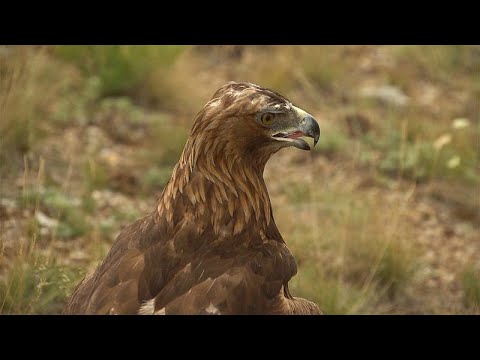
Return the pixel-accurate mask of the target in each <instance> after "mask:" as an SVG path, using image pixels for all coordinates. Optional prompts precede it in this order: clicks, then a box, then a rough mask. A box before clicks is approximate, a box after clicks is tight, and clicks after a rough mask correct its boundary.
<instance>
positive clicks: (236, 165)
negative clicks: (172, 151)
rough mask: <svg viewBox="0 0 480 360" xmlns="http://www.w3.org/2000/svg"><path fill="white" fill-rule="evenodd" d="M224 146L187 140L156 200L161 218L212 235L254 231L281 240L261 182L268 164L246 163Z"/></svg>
mask: <svg viewBox="0 0 480 360" xmlns="http://www.w3.org/2000/svg"><path fill="white" fill-rule="evenodd" d="M201 140H204V139H201ZM199 144H200V145H199ZM204 144H208V145H204ZM201 145H203V146H201ZM226 145H227V143H226V142H224V141H222V140H216V141H200V142H196V141H195V139H193V140H192V139H190V140H189V142H188V143H187V144H186V146H185V149H184V151H183V153H182V155H181V157H180V160H179V162H178V163H177V165H176V166H175V168H174V170H173V174H172V177H171V179H170V181H169V182H168V184H167V185H166V187H165V189H164V191H163V193H162V196H161V198H160V200H159V203H158V214H159V216H160V217H161V218H162V217H164V218H165V220H166V222H167V226H168V227H170V228H172V227H177V224H178V223H179V222H182V223H183V222H185V221H191V222H195V223H196V224H198V225H199V226H201V227H204V228H205V227H210V226H211V227H212V229H213V231H214V233H215V234H216V235H219V234H223V235H225V236H236V235H238V234H240V233H242V232H244V231H246V230H247V229H249V228H252V229H256V231H259V232H260V236H267V234H272V233H275V234H278V235H277V237H281V236H280V234H279V233H278V230H277V229H276V226H275V223H274V221H273V214H272V207H271V203H270V198H269V196H268V191H267V187H266V185H265V181H264V179H263V170H264V167H265V163H266V160H265V161H263V159H257V160H256V161H253V162H247V161H246V159H244V158H242V157H240V156H239V155H237V153H235V152H234V151H232V149H230V148H229V147H228V146H226ZM272 227H273V228H274V229H273V231H272ZM262 234H263V235H262Z"/></svg>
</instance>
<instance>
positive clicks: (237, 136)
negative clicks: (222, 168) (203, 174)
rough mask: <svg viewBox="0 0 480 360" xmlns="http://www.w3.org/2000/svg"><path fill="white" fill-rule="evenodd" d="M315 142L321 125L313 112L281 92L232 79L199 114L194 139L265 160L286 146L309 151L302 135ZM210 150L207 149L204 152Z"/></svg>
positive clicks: (192, 137)
mask: <svg viewBox="0 0 480 360" xmlns="http://www.w3.org/2000/svg"><path fill="white" fill-rule="evenodd" d="M305 136H306V137H311V138H313V140H314V143H313V146H315V145H316V143H317V142H318V139H319V137H320V127H319V126H318V123H317V121H316V120H315V119H314V118H313V116H312V115H310V114H308V113H307V112H305V111H304V110H302V109H300V108H298V107H296V106H294V105H292V103H291V102H290V101H288V100H287V99H286V98H285V97H283V96H282V95H280V94H278V93H276V92H275V91H272V90H269V89H265V88H263V87H260V86H258V85H255V84H251V83H240V82H233V81H231V82H229V83H227V84H225V85H224V86H222V87H221V88H220V89H218V90H217V91H216V92H215V94H214V95H213V97H212V99H211V100H210V101H209V102H208V103H207V104H206V105H205V107H204V108H203V109H202V111H200V113H199V114H198V115H197V117H196V119H195V122H194V125H193V128H192V134H191V139H192V140H193V141H195V142H197V145H198V146H201V145H202V144H201V143H205V144H206V143H208V144H212V145H210V146H212V149H208V150H217V151H218V152H221V153H223V155H227V156H228V155H229V154H232V155H233V154H234V153H236V154H243V156H246V157H247V158H248V157H250V158H255V159H262V160H263V161H261V162H262V163H264V162H266V160H268V158H269V157H270V156H271V155H272V154H274V153H275V152H277V151H278V150H280V149H281V148H284V147H287V146H294V147H296V148H299V149H302V150H310V146H309V145H308V144H307V142H306V141H304V140H303V139H302V137H305ZM205 152H207V151H205Z"/></svg>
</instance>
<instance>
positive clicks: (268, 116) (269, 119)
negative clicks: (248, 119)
mask: <svg viewBox="0 0 480 360" xmlns="http://www.w3.org/2000/svg"><path fill="white" fill-rule="evenodd" d="M274 119H275V114H272V113H268V112H267V113H265V114H262V116H261V117H260V121H261V122H262V124H263V125H272V123H273V120H274Z"/></svg>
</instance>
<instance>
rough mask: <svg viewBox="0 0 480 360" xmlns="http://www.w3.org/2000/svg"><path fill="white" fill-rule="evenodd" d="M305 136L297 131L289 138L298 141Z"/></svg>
mask: <svg viewBox="0 0 480 360" xmlns="http://www.w3.org/2000/svg"><path fill="white" fill-rule="evenodd" d="M304 135H305V134H304V133H303V132H301V131H295V132H293V133H291V134H290V135H288V137H289V138H290V139H298V138H299V137H302V136H304Z"/></svg>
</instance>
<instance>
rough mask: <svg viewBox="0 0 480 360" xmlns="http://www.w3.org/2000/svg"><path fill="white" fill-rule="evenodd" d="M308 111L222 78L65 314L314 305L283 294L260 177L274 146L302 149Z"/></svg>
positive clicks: (259, 310) (282, 260) (285, 268)
mask: <svg viewBox="0 0 480 360" xmlns="http://www.w3.org/2000/svg"><path fill="white" fill-rule="evenodd" d="M302 136H308V137H312V138H313V139H314V146H315V144H316V143H317V141H318V139H319V136H320V128H319V126H318V123H317V121H316V120H315V119H314V118H313V117H312V116H311V115H310V114H308V113H306V112H305V111H303V110H301V109H299V108H297V107H295V106H293V105H292V104H291V103H290V101H288V100H287V99H286V98H284V97H283V96H281V95H279V94H278V93H276V92H274V91H271V90H268V89H265V88H262V87H260V86H257V85H254V84H250V83H238V82H229V83H227V84H226V85H224V86H222V87H221V88H220V89H218V90H217V91H216V92H215V94H214V95H213V98H212V99H211V100H210V101H209V102H208V103H207V104H206V105H205V107H204V108H203V109H202V110H201V111H200V112H199V113H198V114H197V116H196V118H195V121H194V124H193V128H192V131H191V134H190V137H189V139H188V141H187V143H186V145H185V148H184V150H183V152H182V155H181V156H180V160H179V161H178V163H177V164H176V166H175V168H174V170H173V173H172V176H171V178H170V180H169V182H168V183H167V185H166V186H165V188H164V190H163V192H162V195H161V197H160V199H159V201H158V203H157V207H156V208H155V209H154V211H153V212H152V213H150V214H149V215H147V216H146V217H144V218H143V219H140V220H138V221H136V222H134V223H133V224H131V225H129V226H128V227H126V228H125V229H124V230H123V231H122V233H121V234H120V235H119V236H118V238H117V240H116V242H115V243H114V245H113V246H112V248H111V250H110V252H109V253H108V255H107V257H106V258H105V260H104V261H103V262H102V263H101V264H100V265H99V267H98V268H97V269H96V271H95V272H94V273H93V274H92V275H91V276H88V277H86V278H85V279H84V280H83V281H82V282H81V283H80V284H79V285H78V286H77V288H76V289H75V291H74V293H73V295H72V297H71V298H70V300H69V301H68V304H67V305H66V307H65V309H64V314H320V313H321V312H320V310H319V308H318V306H317V305H316V304H314V303H312V302H310V301H308V300H305V299H301V298H295V297H292V296H291V295H290V292H289V290H288V282H289V280H290V279H291V278H292V276H294V275H295V274H296V272H297V266H296V263H295V259H294V257H293V255H292V254H291V253H290V251H289V250H288V248H287V246H286V244H285V241H284V240H283V238H282V235H280V232H279V231H278V229H277V226H276V224H275V221H274V219H273V212H272V206H271V203H270V199H269V196H268V192H267V188H266V186H265V182H264V179H263V171H264V168H265V164H266V163H267V161H268V159H269V158H270V157H271V156H272V155H273V154H274V153H276V152H277V151H278V150H280V149H281V148H284V147H286V146H295V147H297V148H299V149H303V150H309V149H310V147H309V145H308V144H307V143H306V142H305V141H304V140H302V139H301V137H302Z"/></svg>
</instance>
